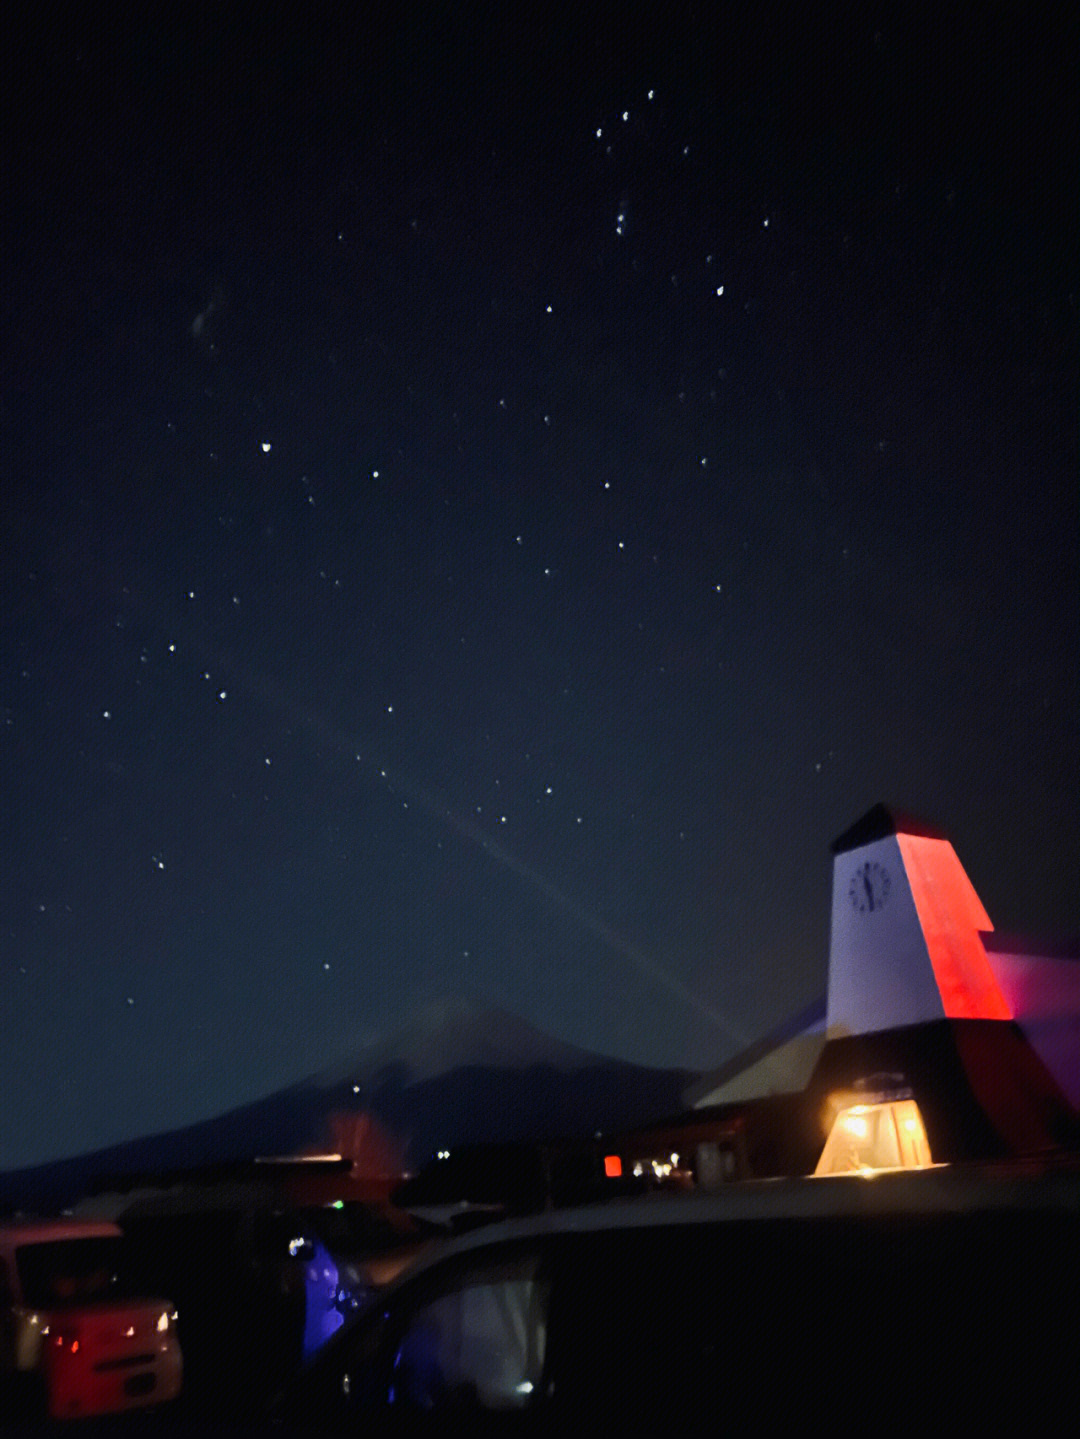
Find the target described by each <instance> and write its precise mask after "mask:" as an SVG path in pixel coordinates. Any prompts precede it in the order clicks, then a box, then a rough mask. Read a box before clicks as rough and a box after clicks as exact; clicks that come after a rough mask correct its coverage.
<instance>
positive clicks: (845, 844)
mask: <svg viewBox="0 0 1080 1439" xmlns="http://www.w3.org/2000/svg"><path fill="white" fill-rule="evenodd" d="M890 834H917V835H923V836H925V837H926V838H927V839H947V838H948V836H947V835H946V834H944V833H943V832H942V831H941V830H940V829H938V828H937V827H936V826H934V825H929V824H927V823H926V821H925V820H922V819H917V818H916V817H915V816H914V815H910V814H905V813H904V812H903V810H899V809H893V808H891V807H890V806H889V805H884V804H876V805H874V807H873V809H870V810H867V812H866V813H865V814H864V815H863V817H862V819H858V820H856V821H855V823H854V824H853V825H852V826H851V828H850V829H847V830H845V831H844V833H843V834H842V835H840V837H839V838H838V839H834V840H833V842H832V844H831V846H830V849H831V850H832V853H833V854H845V853H846V852H847V851H848V850H849V849H861V848H862V846H863V845H864V844H872V843H873V842H874V840H876V839H885V838H887V837H888V836H889V835H890Z"/></svg>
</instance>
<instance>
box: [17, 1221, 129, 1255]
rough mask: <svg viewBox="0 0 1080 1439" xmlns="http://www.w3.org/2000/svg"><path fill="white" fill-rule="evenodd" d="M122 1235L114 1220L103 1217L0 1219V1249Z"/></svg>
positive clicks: (112, 1237) (111, 1237)
mask: <svg viewBox="0 0 1080 1439" xmlns="http://www.w3.org/2000/svg"><path fill="white" fill-rule="evenodd" d="M122 1235H123V1230H122V1229H121V1228H120V1226H119V1225H118V1224H113V1223H111V1222H110V1221H108V1220H104V1219H71V1218H67V1217H61V1218H57V1219H18V1220H4V1221H3V1222H2V1223H0V1250H6V1251H8V1252H10V1251H11V1250H13V1249H18V1248H20V1247H21V1246H22V1245H24V1244H53V1243H56V1242H57V1241H63V1240H66V1239H114V1238H117V1237H118V1236H122Z"/></svg>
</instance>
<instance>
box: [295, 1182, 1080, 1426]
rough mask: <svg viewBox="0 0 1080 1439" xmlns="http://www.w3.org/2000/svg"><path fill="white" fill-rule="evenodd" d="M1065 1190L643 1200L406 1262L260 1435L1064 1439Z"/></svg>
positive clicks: (1068, 1254)
mask: <svg viewBox="0 0 1080 1439" xmlns="http://www.w3.org/2000/svg"><path fill="white" fill-rule="evenodd" d="M1078 1281H1080V1172H1078V1171H1076V1170H1072V1171H1067V1172H1056V1173H1045V1172H1038V1173H1030V1172H1027V1173H1021V1172H1014V1171H1004V1170H995V1171H987V1170H981V1171H978V1172H965V1171H961V1170H957V1169H952V1168H942V1169H936V1170H927V1171H923V1172H913V1173H912V1172H909V1173H899V1174H886V1175H881V1176H877V1177H874V1178H870V1179H867V1178H863V1177H852V1178H844V1179H836V1180H830V1181H829V1182H828V1183H823V1182H822V1181H820V1180H814V1179H811V1178H806V1179H800V1180H791V1181H786V1180H780V1181H762V1182H748V1183H745V1184H741V1185H737V1186H731V1187H730V1188H729V1189H728V1190H725V1191H721V1192H718V1193H709V1194H704V1193H690V1194H666V1193H654V1194H652V1195H649V1196H645V1197H643V1198H640V1199H627V1200H616V1201H613V1202H611V1203H608V1204H597V1205H590V1206H588V1207H582V1208H578V1209H564V1210H554V1211H550V1212H548V1213H545V1214H543V1215H538V1216H532V1217H529V1218H525V1219H520V1220H516V1221H509V1222H505V1223H499V1224H495V1225H492V1226H489V1227H486V1228H483V1229H479V1230H476V1231H473V1232H471V1233H469V1234H467V1235H464V1236H462V1237H461V1238H459V1239H456V1240H454V1241H451V1242H450V1243H448V1244H446V1245H445V1246H443V1247H442V1248H440V1249H439V1250H438V1251H437V1252H436V1253H434V1254H433V1255H432V1256H431V1258H430V1259H428V1260H427V1261H420V1262H419V1263H418V1264H417V1265H416V1266H415V1267H414V1268H412V1269H411V1270H409V1271H408V1272H407V1273H406V1274H405V1275H404V1276H403V1277H402V1278H401V1279H399V1280H398V1281H397V1282H396V1283H395V1284H393V1285H391V1286H389V1287H388V1289H387V1290H386V1291H384V1292H383V1294H382V1295H381V1296H380V1298H379V1301H378V1302H377V1303H376V1304H374V1305H372V1306H371V1307H369V1309H368V1310H367V1311H365V1312H364V1313H362V1314H361V1315H360V1316H359V1317H358V1318H357V1319H356V1320H355V1322H353V1323H351V1324H349V1325H346V1326H345V1327H343V1329H342V1330H341V1331H339V1333H338V1334H337V1335H335V1336H334V1338H332V1339H331V1340H330V1341H329V1342H328V1343H327V1344H326V1346H325V1347H324V1348H323V1350H322V1352H321V1353H320V1355H319V1357H318V1358H317V1359H316V1361H315V1362H314V1363H313V1364H312V1365H311V1366H310V1367H309V1368H308V1369H307V1370H306V1371H305V1372H304V1373H303V1374H302V1375H301V1376H299V1378H298V1379H297V1380H296V1381H295V1382H294V1383H293V1384H292V1385H291V1386H289V1387H288V1388H287V1389H286V1391H285V1392H284V1393H283V1394H281V1395H280V1396H279V1397H278V1400H277V1402H276V1403H275V1405H274V1409H273V1421H274V1425H275V1426H276V1427H277V1429H278V1431H279V1432H281V1433H289V1434H292V1433H305V1434H307V1433H353V1434H360V1433H363V1434H364V1435H372V1434H378V1433H386V1432H390V1433H397V1432H399V1430H400V1428H401V1427H402V1426H404V1427H405V1428H407V1429H408V1430H409V1432H413V1430H414V1428H417V1429H419V1430H421V1431H423V1430H425V1429H426V1428H428V1427H430V1428H431V1429H432V1430H434V1429H435V1428H436V1427H445V1424H446V1423H447V1422H451V1423H452V1424H454V1425H457V1424H459V1423H462V1422H464V1423H465V1424H466V1425H467V1426H468V1428H469V1430H470V1432H478V1431H479V1430H483V1431H485V1432H486V1431H487V1430H495V1431H497V1432H509V1433H517V1432H528V1433H552V1434H563V1433H569V1432H574V1431H576V1430H578V1429H579V1428H581V1426H582V1425H585V1426H587V1428H586V1431H585V1432H591V1433H597V1432H619V1431H623V1432H634V1433H641V1432H646V1431H649V1430H655V1431H659V1430H660V1428H661V1426H662V1428H663V1430H664V1431H665V1432H671V1433H687V1432H689V1433H701V1432H709V1433H716V1432H720V1431H723V1430H729V1429H732V1428H734V1429H735V1431H736V1432H738V1430H740V1429H745V1430H747V1431H749V1430H751V1429H752V1430H753V1432H762V1431H764V1430H767V1428H768V1427H770V1426H774V1425H777V1424H779V1423H784V1424H789V1425H791V1424H798V1425H799V1426H800V1427H801V1428H804V1427H807V1426H809V1425H813V1426H815V1427H818V1426H824V1427H825V1428H827V1430H828V1431H829V1432H831V1433H835V1432H836V1431H837V1430H840V1431H841V1432H845V1433H856V1432H858V1433H859V1434H862V1433H864V1432H866V1431H870V1432H873V1433H875V1434H882V1433H891V1432H894V1431H899V1430H901V1429H903V1430H905V1431H910V1430H912V1429H915V1428H922V1427H924V1426H927V1425H930V1424H931V1423H933V1424H934V1425H935V1426H936V1427H940V1426H941V1424H943V1423H946V1424H956V1425H958V1426H960V1425H962V1426H963V1427H964V1428H973V1427H975V1425H977V1424H979V1423H984V1422H986V1423H989V1422H992V1424H993V1426H994V1428H995V1430H996V1431H997V1432H1001V1426H1002V1425H1003V1424H1005V1423H1009V1422H1013V1421H1015V1422H1017V1423H1021V1422H1022V1423H1023V1425H1024V1432H1036V1433H1040V1434H1047V1433H1056V1432H1070V1433H1071V1432H1072V1428H1073V1426H1074V1425H1075V1422H1076V1414H1075V1402H1073V1400H1072V1399H1070V1396H1071V1395H1072V1396H1074V1379H1073V1376H1074V1372H1075V1339H1076V1334H1077V1333H1080V1282H1078Z"/></svg>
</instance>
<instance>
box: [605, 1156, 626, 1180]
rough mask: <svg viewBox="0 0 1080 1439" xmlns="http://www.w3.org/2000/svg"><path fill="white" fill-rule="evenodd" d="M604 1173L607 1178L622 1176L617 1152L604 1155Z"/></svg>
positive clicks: (620, 1161) (620, 1162)
mask: <svg viewBox="0 0 1080 1439" xmlns="http://www.w3.org/2000/svg"><path fill="white" fill-rule="evenodd" d="M604 1173H605V1174H606V1175H607V1177H608V1178H609V1179H620V1178H621V1177H622V1160H621V1159H620V1157H619V1156H618V1155H617V1154H605V1155H604Z"/></svg>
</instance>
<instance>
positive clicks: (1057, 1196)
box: [399, 1164, 1080, 1282]
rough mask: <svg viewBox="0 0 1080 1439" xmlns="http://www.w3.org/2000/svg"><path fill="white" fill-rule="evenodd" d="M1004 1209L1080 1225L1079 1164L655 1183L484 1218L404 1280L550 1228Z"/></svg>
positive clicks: (591, 1230)
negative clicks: (582, 1201)
mask: <svg viewBox="0 0 1080 1439" xmlns="http://www.w3.org/2000/svg"><path fill="white" fill-rule="evenodd" d="M1002 1210H1028V1211H1030V1210H1042V1211H1047V1212H1049V1211H1056V1212H1059V1213H1064V1214H1065V1215H1067V1216H1069V1215H1071V1216H1072V1217H1074V1218H1075V1219H1076V1220H1077V1222H1078V1223H1080V1164H1077V1165H1068V1166H1062V1167H1055V1168H1052V1169H1048V1170H1044V1169H1042V1168H1038V1167H1036V1168H1035V1169H1030V1168H1023V1167H1010V1166H1007V1165H1001V1166H980V1167H978V1168H977V1169H974V1168H969V1167H964V1166H952V1165H940V1166H937V1167H935V1168H933V1169H924V1170H905V1171H900V1172H889V1173H877V1174H868V1175H864V1174H855V1175H842V1176H835V1177H834V1176H828V1177H823V1178H813V1177H809V1176H808V1177H804V1178H798V1179H762V1180H746V1181H741V1182H738V1183H732V1184H730V1185H728V1186H726V1187H725V1188H722V1189H719V1190H713V1191H709V1192H703V1191H700V1190H698V1191H682V1192H671V1191H665V1190H655V1191H651V1192H650V1193H648V1194H645V1195H638V1196H634V1197H630V1198H617V1199H610V1200H605V1201H599V1202H597V1203H593V1204H587V1205H582V1206H580V1207H574V1208H565V1209H551V1210H546V1211H544V1212H543V1213H541V1214H534V1215H530V1216H527V1217H525V1218H519V1219H509V1220H503V1221H499V1222H496V1223H492V1224H486V1225H483V1226H482V1227H480V1228H478V1229H473V1230H470V1231H469V1232H468V1233H466V1234H463V1235H461V1236H459V1237H456V1238H453V1239H449V1240H447V1241H446V1242H445V1243H441V1244H436V1246H435V1248H434V1249H433V1251H432V1252H431V1253H430V1254H427V1255H425V1256H423V1257H422V1258H420V1259H419V1260H418V1261H417V1262H416V1263H415V1264H413V1265H411V1266H410V1267H409V1268H408V1270H407V1271H406V1272H405V1274H403V1275H402V1276H401V1280H400V1281H399V1282H404V1281H405V1280H406V1279H408V1278H411V1277H413V1276H415V1275H416V1274H418V1273H421V1272H422V1271H424V1270H426V1269H428V1268H430V1267H432V1266H433V1265H436V1264H440V1263H442V1262H444V1261H445V1260H446V1259H447V1258H448V1257H449V1256H451V1255H455V1254H467V1253H469V1252H472V1251H475V1250H479V1249H487V1248H489V1247H491V1246H493V1245H496V1244H501V1243H506V1242H513V1241H515V1240H528V1239H530V1238H540V1237H545V1236H551V1235H571V1234H597V1233H609V1232H616V1231H626V1230H630V1229H647V1228H656V1227H667V1228H672V1227H682V1226H686V1225H695V1224H707V1225H718V1224H725V1223H739V1222H744V1221H753V1220H828V1219H841V1218H851V1219H857V1218H860V1217H862V1218H872V1217H875V1216H876V1217H886V1216H903V1215H906V1216H910V1217H916V1216H920V1215H926V1216H932V1215H939V1216H945V1215H950V1214H971V1213H978V1212H981V1213H987V1212H992V1211H1002Z"/></svg>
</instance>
